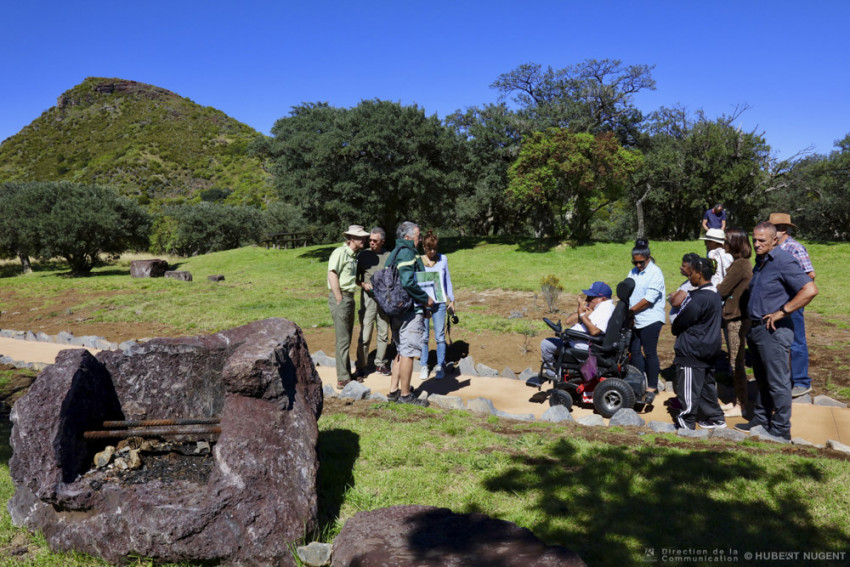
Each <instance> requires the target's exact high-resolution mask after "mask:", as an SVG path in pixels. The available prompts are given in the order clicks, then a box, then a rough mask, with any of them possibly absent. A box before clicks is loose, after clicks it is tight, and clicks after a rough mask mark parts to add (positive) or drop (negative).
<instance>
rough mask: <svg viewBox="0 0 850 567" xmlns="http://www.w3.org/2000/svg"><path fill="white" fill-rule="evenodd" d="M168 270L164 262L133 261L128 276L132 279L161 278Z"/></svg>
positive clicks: (166, 263)
mask: <svg viewBox="0 0 850 567" xmlns="http://www.w3.org/2000/svg"><path fill="white" fill-rule="evenodd" d="M167 270H168V262H166V261H165V260H159V259H156V260H134V261H132V262H130V276H131V277H134V278H161V277H162V276H164V275H165V272H166V271H167Z"/></svg>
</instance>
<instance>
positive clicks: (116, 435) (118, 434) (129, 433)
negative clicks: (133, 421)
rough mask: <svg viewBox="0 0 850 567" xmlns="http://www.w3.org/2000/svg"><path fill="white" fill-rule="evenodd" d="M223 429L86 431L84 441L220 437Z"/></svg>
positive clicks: (168, 428) (193, 427)
mask: <svg viewBox="0 0 850 567" xmlns="http://www.w3.org/2000/svg"><path fill="white" fill-rule="evenodd" d="M220 433H221V427H218V426H215V427H201V426H188V427H187V426H185V425H175V426H170V427H145V428H144V429H110V430H106V431H86V432H85V433H83V439H124V438H126V437H154V436H163V437H165V436H170V435H204V434H206V435H210V434H212V435H218V434H220Z"/></svg>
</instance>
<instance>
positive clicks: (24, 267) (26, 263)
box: [18, 252, 32, 274]
mask: <svg viewBox="0 0 850 567" xmlns="http://www.w3.org/2000/svg"><path fill="white" fill-rule="evenodd" d="M18 259H20V261H21V271H22V272H23V273H25V274H29V273H30V272H32V264H30V257H29V255H28V254H24V253H23V252H18Z"/></svg>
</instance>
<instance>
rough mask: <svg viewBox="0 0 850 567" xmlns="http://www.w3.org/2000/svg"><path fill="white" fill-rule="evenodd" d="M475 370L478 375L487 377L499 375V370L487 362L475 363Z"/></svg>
mask: <svg viewBox="0 0 850 567" xmlns="http://www.w3.org/2000/svg"><path fill="white" fill-rule="evenodd" d="M475 372H476V374H478V376H485V377H487V378H495V377H496V376H498V375H499V372H498V371H497V370H496V369H495V368H490V367H489V366H487V365H486V364H482V363H480V362H479V363H478V364H476V365H475Z"/></svg>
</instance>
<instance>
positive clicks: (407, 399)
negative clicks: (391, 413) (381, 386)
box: [398, 390, 430, 408]
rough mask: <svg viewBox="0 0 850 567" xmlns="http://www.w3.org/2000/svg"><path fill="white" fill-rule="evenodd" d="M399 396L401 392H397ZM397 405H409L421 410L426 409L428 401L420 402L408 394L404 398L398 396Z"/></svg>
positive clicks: (411, 393)
mask: <svg viewBox="0 0 850 567" xmlns="http://www.w3.org/2000/svg"><path fill="white" fill-rule="evenodd" d="M399 394H401V390H399ZM398 403H400V404H410V405H412V406H422V407H423V408H427V407H428V406H429V405H430V404H429V403H428V400H422V399H419V398H417V397H416V395H415V394H414V393H413V392H410V393H409V394H407V395H406V396H402V395H399V397H398Z"/></svg>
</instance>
